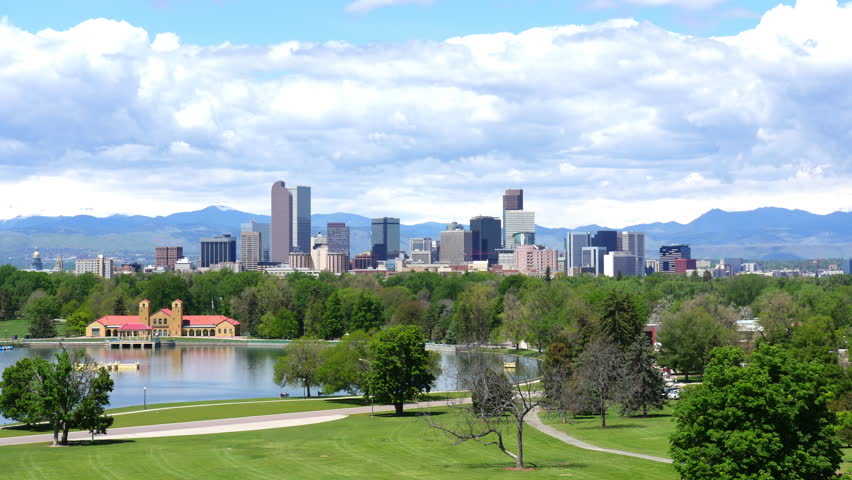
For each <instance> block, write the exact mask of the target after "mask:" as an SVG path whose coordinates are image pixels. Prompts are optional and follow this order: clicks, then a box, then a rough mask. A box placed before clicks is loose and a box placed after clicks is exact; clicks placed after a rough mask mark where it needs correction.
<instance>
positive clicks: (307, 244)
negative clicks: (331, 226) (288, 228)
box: [287, 185, 311, 253]
mask: <svg viewBox="0 0 852 480" xmlns="http://www.w3.org/2000/svg"><path fill="white" fill-rule="evenodd" d="M287 190H289V191H290V197H291V198H292V201H293V206H292V208H291V210H290V212H291V219H290V220H291V221H292V222H293V230H292V236H291V239H290V241H291V243H290V246H291V251H293V252H299V253H310V251H311V187H305V186H302V185H299V186H296V187H287Z"/></svg>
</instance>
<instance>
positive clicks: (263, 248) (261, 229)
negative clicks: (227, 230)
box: [240, 220, 270, 262]
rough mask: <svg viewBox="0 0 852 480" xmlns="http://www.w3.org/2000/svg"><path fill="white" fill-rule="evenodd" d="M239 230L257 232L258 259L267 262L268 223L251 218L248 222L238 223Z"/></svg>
mask: <svg viewBox="0 0 852 480" xmlns="http://www.w3.org/2000/svg"><path fill="white" fill-rule="evenodd" d="M240 232H241V233H242V232H257V233H259V234H260V261H261V262H268V261H269V240H270V234H269V224H268V223H258V222H255V221H254V220H251V221H249V222H246V223H241V224H240Z"/></svg>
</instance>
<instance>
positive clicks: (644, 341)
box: [619, 335, 666, 417]
mask: <svg viewBox="0 0 852 480" xmlns="http://www.w3.org/2000/svg"><path fill="white" fill-rule="evenodd" d="M665 391H666V384H665V380H663V375H662V372H661V371H660V369H659V368H657V366H656V365H655V363H654V351H653V349H652V348H651V345H650V344H649V341H648V338H647V337H645V336H644V335H640V336H638V337H637V338H636V340H635V341H634V342H633V343H632V344H630V346H629V347H627V349H626V350H625V352H624V377H623V378H622V388H621V391H620V394H619V402H620V403H621V407H622V410H623V411H624V413H626V414H634V413H635V412H639V411H641V412H642V416H643V417H647V416H648V409H655V410H659V409H661V408H663V406H664V405H665V403H666V400H665V395H664V394H665Z"/></svg>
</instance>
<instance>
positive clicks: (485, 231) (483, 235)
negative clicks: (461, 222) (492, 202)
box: [470, 216, 502, 265]
mask: <svg viewBox="0 0 852 480" xmlns="http://www.w3.org/2000/svg"><path fill="white" fill-rule="evenodd" d="M500 226H501V223H500V219H499V218H497V217H483V216H478V217H473V218H471V219H470V231H471V234H472V241H473V259H474V260H488V264H489V265H494V264H496V263H497V249H498V248H500V246H501V245H502V243H501V241H500V233H501V228H500Z"/></svg>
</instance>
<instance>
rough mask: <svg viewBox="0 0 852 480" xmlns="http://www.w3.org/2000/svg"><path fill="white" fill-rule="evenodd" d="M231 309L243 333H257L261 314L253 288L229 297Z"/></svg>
mask: <svg viewBox="0 0 852 480" xmlns="http://www.w3.org/2000/svg"><path fill="white" fill-rule="evenodd" d="M155 276H156V275H155ZM231 311H233V312H234V317H236V319H237V320H238V321H239V322H240V329H241V330H242V332H243V335H251V336H254V335H257V333H258V332H257V327H258V326H259V324H260V317H261V314H260V308H259V306H258V301H257V291H255V289H254V288H251V287H249V288H246V289H245V290H243V291H242V292H241V293H240V294H239V295H238V296H235V297H233V298H231Z"/></svg>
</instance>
